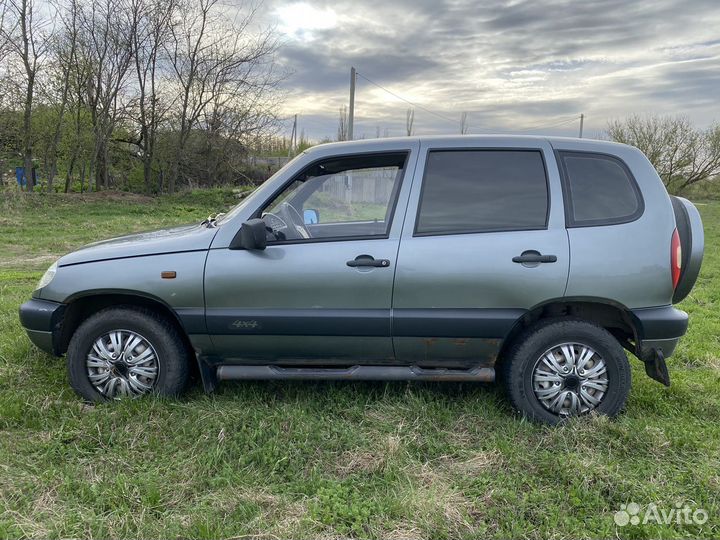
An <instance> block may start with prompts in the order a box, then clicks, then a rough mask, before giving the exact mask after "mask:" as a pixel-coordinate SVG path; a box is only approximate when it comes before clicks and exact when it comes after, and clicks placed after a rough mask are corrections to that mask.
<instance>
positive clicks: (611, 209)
mask: <svg viewBox="0 0 720 540" xmlns="http://www.w3.org/2000/svg"><path fill="white" fill-rule="evenodd" d="M559 155H560V162H561V164H562V169H563V180H564V182H563V183H564V186H563V187H564V193H565V212H566V222H567V226H568V227H583V226H588V225H613V224H617V223H627V222H629V221H633V220H635V219H637V218H638V217H640V215H641V214H642V211H643V202H642V198H641V197H640V190H639V189H638V187H637V184H636V183H635V179H634V178H633V176H632V174H631V173H630V170H629V169H628V167H627V165H625V163H623V162H622V161H621V160H619V159H618V158H616V157H613V156H608V155H604V154H593V153H590V152H559Z"/></svg>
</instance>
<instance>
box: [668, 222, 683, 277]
mask: <svg viewBox="0 0 720 540" xmlns="http://www.w3.org/2000/svg"><path fill="white" fill-rule="evenodd" d="M670 270H671V272H672V286H673V290H675V289H676V288H677V286H678V282H679V281H680V271H681V270H682V246H681V245H680V235H679V234H678V231H677V229H675V230H674V231H673V234H672V240H671V241H670Z"/></svg>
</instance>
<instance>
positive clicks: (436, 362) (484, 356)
mask: <svg viewBox="0 0 720 540" xmlns="http://www.w3.org/2000/svg"><path fill="white" fill-rule="evenodd" d="M528 142H529V144H528V146H527V147H526V148H516V147H515V146H516V142H515V141H510V142H508V141H507V140H506V139H505V140H503V139H501V138H498V139H497V140H490V139H488V140H487V147H480V148H466V147H458V145H457V141H453V140H448V141H440V142H436V143H433V145H432V147H428V146H427V143H424V144H423V147H421V159H422V161H423V165H419V166H418V173H417V177H418V179H419V180H421V181H418V182H415V185H413V191H412V193H411V195H410V199H409V205H408V211H407V217H406V222H405V227H404V228H403V234H402V240H401V245H400V252H399V255H398V269H397V272H396V277H395V293H394V300H393V308H394V317H393V334H394V336H395V337H394V343H395V353H396V355H397V359H398V361H400V362H403V363H408V364H419V365H424V366H444V367H467V366H470V365H472V366H476V365H487V366H492V365H493V364H494V361H495V358H496V355H497V353H498V351H499V349H500V347H501V345H502V341H503V339H504V338H505V336H506V335H507V334H508V332H510V330H511V329H512V328H513V326H514V325H515V324H516V322H517V321H518V320H519V319H520V317H522V315H523V314H524V313H526V312H527V310H529V309H531V308H533V307H535V306H536V305H538V304H540V303H542V302H544V301H546V300H549V299H553V298H560V297H562V296H563V294H564V291H565V286H566V283H567V278H568V268H569V251H568V238H567V233H566V230H565V221H564V215H563V206H562V193H561V186H560V178H559V176H558V170H557V166H556V165H555V158H554V156H553V152H552V148H551V146H550V145H549V144H548V143H547V142H545V141H542V140H537V139H532V140H529V141H528ZM423 158H424V159H423ZM550 201H552V204H551V203H550Z"/></svg>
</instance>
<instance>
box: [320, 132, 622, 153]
mask: <svg viewBox="0 0 720 540" xmlns="http://www.w3.org/2000/svg"><path fill="white" fill-rule="evenodd" d="M408 142H423V143H434V142H438V143H442V144H443V146H447V145H448V143H452V142H457V144H458V146H467V145H472V144H473V143H475V144H477V145H478V146H491V145H493V144H503V145H505V144H510V143H514V144H518V145H519V144H525V145H531V144H538V143H539V142H549V143H550V144H551V145H552V146H553V147H555V148H572V149H585V150H594V151H603V150H607V151H612V150H615V151H618V150H619V149H620V148H623V149H625V150H627V149H629V148H631V147H629V146H628V145H625V144H621V143H616V142H612V141H602V140H598V139H580V138H577V137H547V136H542V135H494V134H486V135H420V136H417V135H413V136H411V137H387V138H383V139H356V140H353V141H342V142H333V143H325V144H320V145H317V146H313V147H312V148H310V149H308V150H307V152H314V151H316V150H321V151H327V150H340V149H342V150H343V151H350V150H359V151H363V150H367V149H370V148H382V147H392V146H398V145H406V144H407V143H408Z"/></svg>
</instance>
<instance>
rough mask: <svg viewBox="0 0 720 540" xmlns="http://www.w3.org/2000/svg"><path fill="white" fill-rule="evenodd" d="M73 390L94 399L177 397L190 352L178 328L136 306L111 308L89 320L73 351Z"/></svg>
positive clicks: (72, 345) (70, 349)
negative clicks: (151, 395)
mask: <svg viewBox="0 0 720 540" xmlns="http://www.w3.org/2000/svg"><path fill="white" fill-rule="evenodd" d="M67 364H68V374H69V377H70V384H71V386H72V387H73V389H74V390H75V391H76V392H77V393H78V394H80V395H81V396H82V397H84V398H85V399H87V400H89V401H93V402H100V401H106V400H112V399H120V398H130V397H139V396H143V395H145V394H151V393H152V394H158V395H165V396H174V395H177V394H179V393H180V392H181V391H182V390H183V389H184V387H185V385H186V383H187V379H188V354H187V351H186V348H185V346H184V342H183V340H182V337H181V336H180V334H179V332H178V331H177V329H176V328H175V327H174V326H173V325H172V324H169V323H168V321H166V320H165V319H164V318H162V317H161V316H159V315H158V314H156V313H154V312H152V311H150V310H146V309H142V308H135V307H117V308H107V309H104V310H102V311H99V312H98V313H95V314H94V315H92V316H90V317H89V318H88V319H87V320H85V321H84V322H83V323H82V324H81V325H80V326H79V327H78V329H77V330H76V331H75V333H74V334H73V337H72V339H71V340H70V344H69V346H68V351H67Z"/></svg>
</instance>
